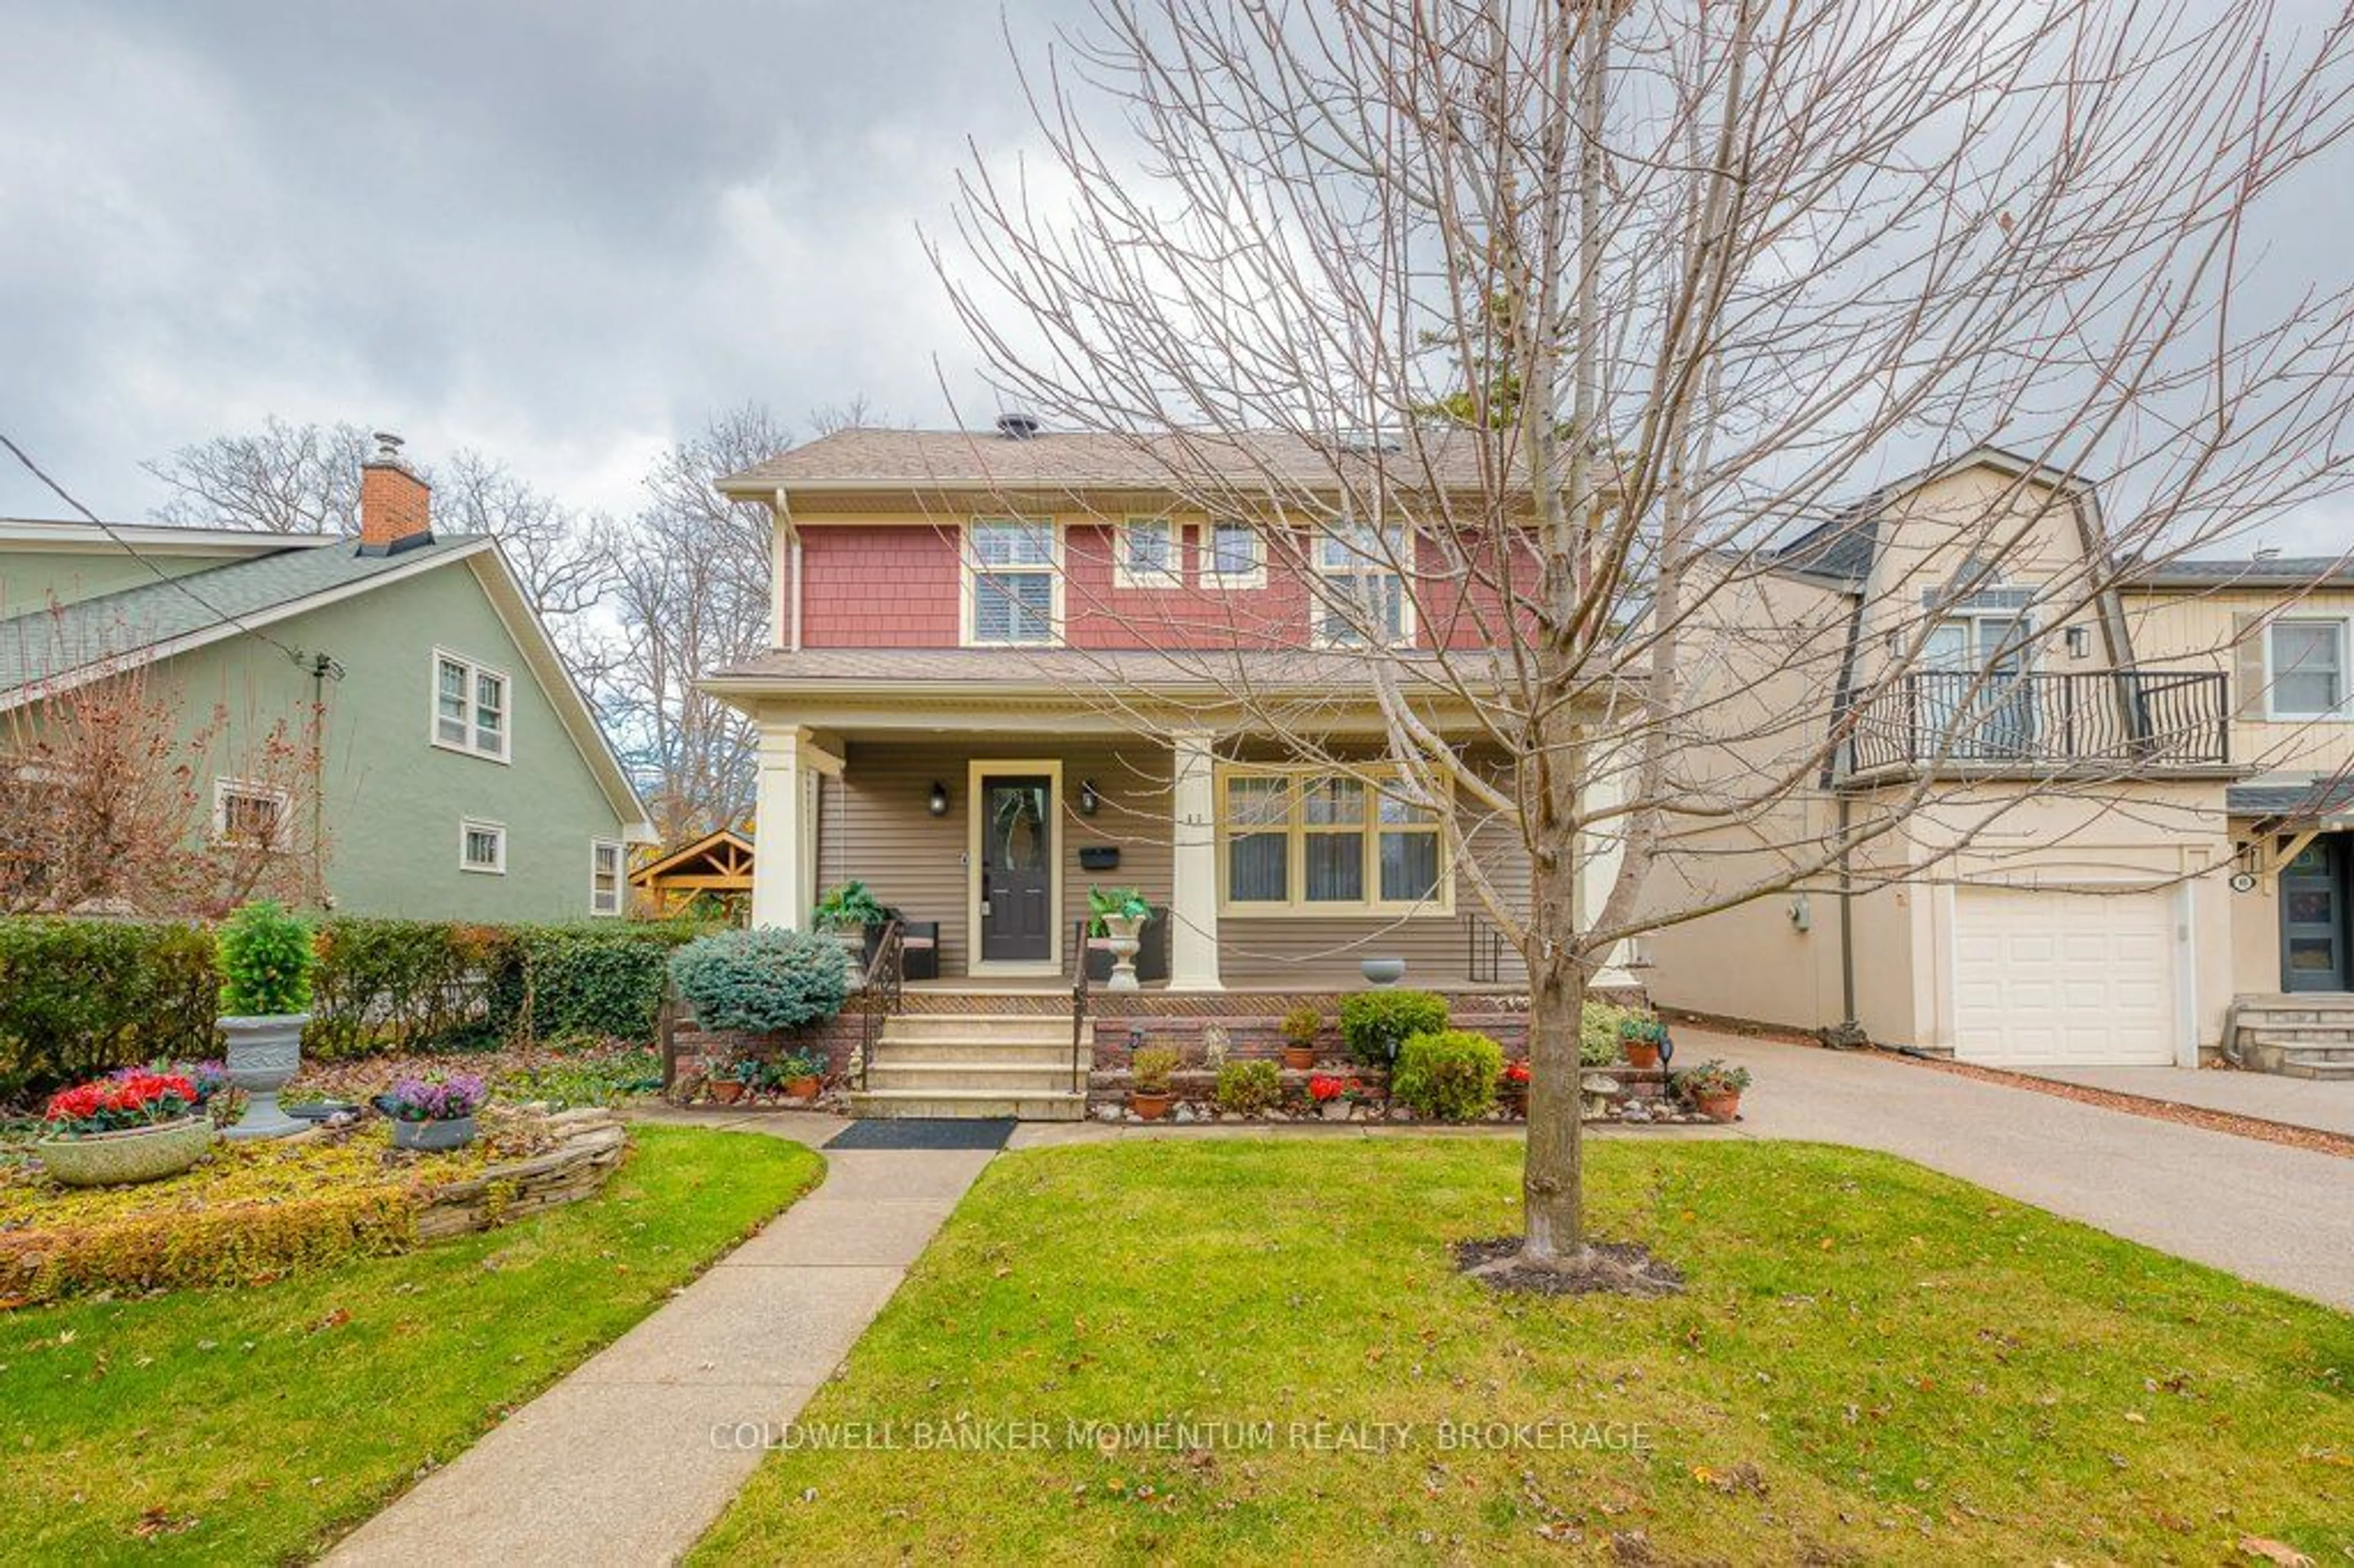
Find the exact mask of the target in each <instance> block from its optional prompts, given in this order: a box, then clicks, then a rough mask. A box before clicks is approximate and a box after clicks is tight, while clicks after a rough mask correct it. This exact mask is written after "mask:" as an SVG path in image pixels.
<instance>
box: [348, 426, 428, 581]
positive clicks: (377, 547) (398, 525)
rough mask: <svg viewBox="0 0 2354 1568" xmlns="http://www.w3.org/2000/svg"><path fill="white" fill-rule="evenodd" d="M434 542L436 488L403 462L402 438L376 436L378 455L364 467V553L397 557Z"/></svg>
mask: <svg viewBox="0 0 2354 1568" xmlns="http://www.w3.org/2000/svg"><path fill="white" fill-rule="evenodd" d="M431 543H433V487H432V486H431V485H429V484H428V483H426V482H424V481H423V480H421V479H419V478H418V477H417V475H415V474H414V473H412V472H410V471H409V469H408V464H407V463H405V462H403V461H400V438H399V437H398V436H396V435H394V434H393V433H392V432H391V431H389V430H378V431H377V432H376V455H375V456H374V457H372V458H370V459H368V460H367V461H366V462H364V463H362V464H360V554H361V555H363V556H397V555H398V554H399V553H400V552H401V551H403V550H413V549H415V548H416V547H417V546H419V545H429V544H431Z"/></svg>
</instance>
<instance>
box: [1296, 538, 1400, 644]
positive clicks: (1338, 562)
mask: <svg viewBox="0 0 2354 1568" xmlns="http://www.w3.org/2000/svg"><path fill="white" fill-rule="evenodd" d="M1408 547H1409V541H1408V540H1407V538H1406V536H1405V531H1404V530H1403V529H1399V528H1388V529H1376V528H1374V527H1373V526H1372V525H1371V524H1363V523H1343V524H1335V525H1334V526H1332V527H1331V528H1328V529H1326V530H1325V531H1324V532H1322V533H1320V534H1319V535H1317V536H1316V577H1317V584H1318V592H1317V594H1316V603H1315V605H1314V607H1313V608H1312V609H1311V611H1310V613H1311V614H1312V615H1313V616H1314V617H1315V630H1316V641H1318V642H1320V643H1322V644H1323V645H1325V646H1326V647H1330V648H1348V647H1361V646H1363V645H1364V644H1365V643H1367V642H1377V643H1382V644H1394V643H1398V642H1403V641H1405V640H1406V636H1407V634H1408V633H1409V632H1410V631H1411V630H1413V629H1412V627H1411V626H1410V625H1409V623H1408V621H1407V619H1406V599H1405V578H1404V577H1402V576H1401V575H1400V573H1399V571H1398V566H1399V564H1400V563H1401V562H1403V561H1404V560H1405V553H1406V550H1407V549H1408Z"/></svg>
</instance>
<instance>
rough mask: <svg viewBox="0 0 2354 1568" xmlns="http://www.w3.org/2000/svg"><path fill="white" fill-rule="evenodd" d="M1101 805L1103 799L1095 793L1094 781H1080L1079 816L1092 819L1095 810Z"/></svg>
mask: <svg viewBox="0 0 2354 1568" xmlns="http://www.w3.org/2000/svg"><path fill="white" fill-rule="evenodd" d="M1102 804H1103V797H1102V796H1100V795H1098V794H1097V793H1096V781H1095V780H1094V779H1080V780H1079V815H1080V816H1082V817H1092V816H1094V815H1095V814H1096V808H1097V806H1100V805H1102Z"/></svg>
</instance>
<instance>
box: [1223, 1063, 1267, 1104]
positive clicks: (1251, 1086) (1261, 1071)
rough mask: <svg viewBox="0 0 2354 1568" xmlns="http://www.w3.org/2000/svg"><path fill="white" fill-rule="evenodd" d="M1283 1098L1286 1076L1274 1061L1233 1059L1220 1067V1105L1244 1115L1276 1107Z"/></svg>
mask: <svg viewBox="0 0 2354 1568" xmlns="http://www.w3.org/2000/svg"><path fill="white" fill-rule="evenodd" d="M1282 1100H1283V1075H1282V1074H1281V1073H1279V1072H1278V1071H1277V1070H1276V1066H1275V1064H1274V1063H1272V1062H1229V1063H1227V1064H1226V1065H1225V1066H1223V1067H1221V1068H1219V1069H1218V1108H1219V1109H1220V1110H1222V1111H1233V1112H1235V1113H1236V1114H1238V1115H1242V1116H1256V1115H1257V1114H1258V1113H1259V1112H1261V1111H1265V1110H1273V1109H1274V1108H1275V1107H1277V1106H1278V1105H1279V1104H1280V1103H1282Z"/></svg>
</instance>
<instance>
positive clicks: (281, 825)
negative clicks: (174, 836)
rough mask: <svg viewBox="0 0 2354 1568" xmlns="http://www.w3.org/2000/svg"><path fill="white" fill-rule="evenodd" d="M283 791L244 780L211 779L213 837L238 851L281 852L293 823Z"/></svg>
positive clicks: (272, 786) (268, 785) (288, 803)
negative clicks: (288, 813)
mask: <svg viewBox="0 0 2354 1568" xmlns="http://www.w3.org/2000/svg"><path fill="white" fill-rule="evenodd" d="M291 805H292V802H291V801H290V800H288V798H287V793H286V791H285V790H283V789H279V788H277V787H276V786H274V785H270V784H256V783H253V782H251V781H249V780H248V779H214V780H213V838H214V839H215V840H216V841H217V842H220V843H224V844H229V845H233V846H235V847H237V848H239V849H281V848H283V847H284V844H285V838H286V834H287V832H288V830H289V829H290V828H291V827H292V823H290V822H289V821H287V812H288V810H290V809H291Z"/></svg>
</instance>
